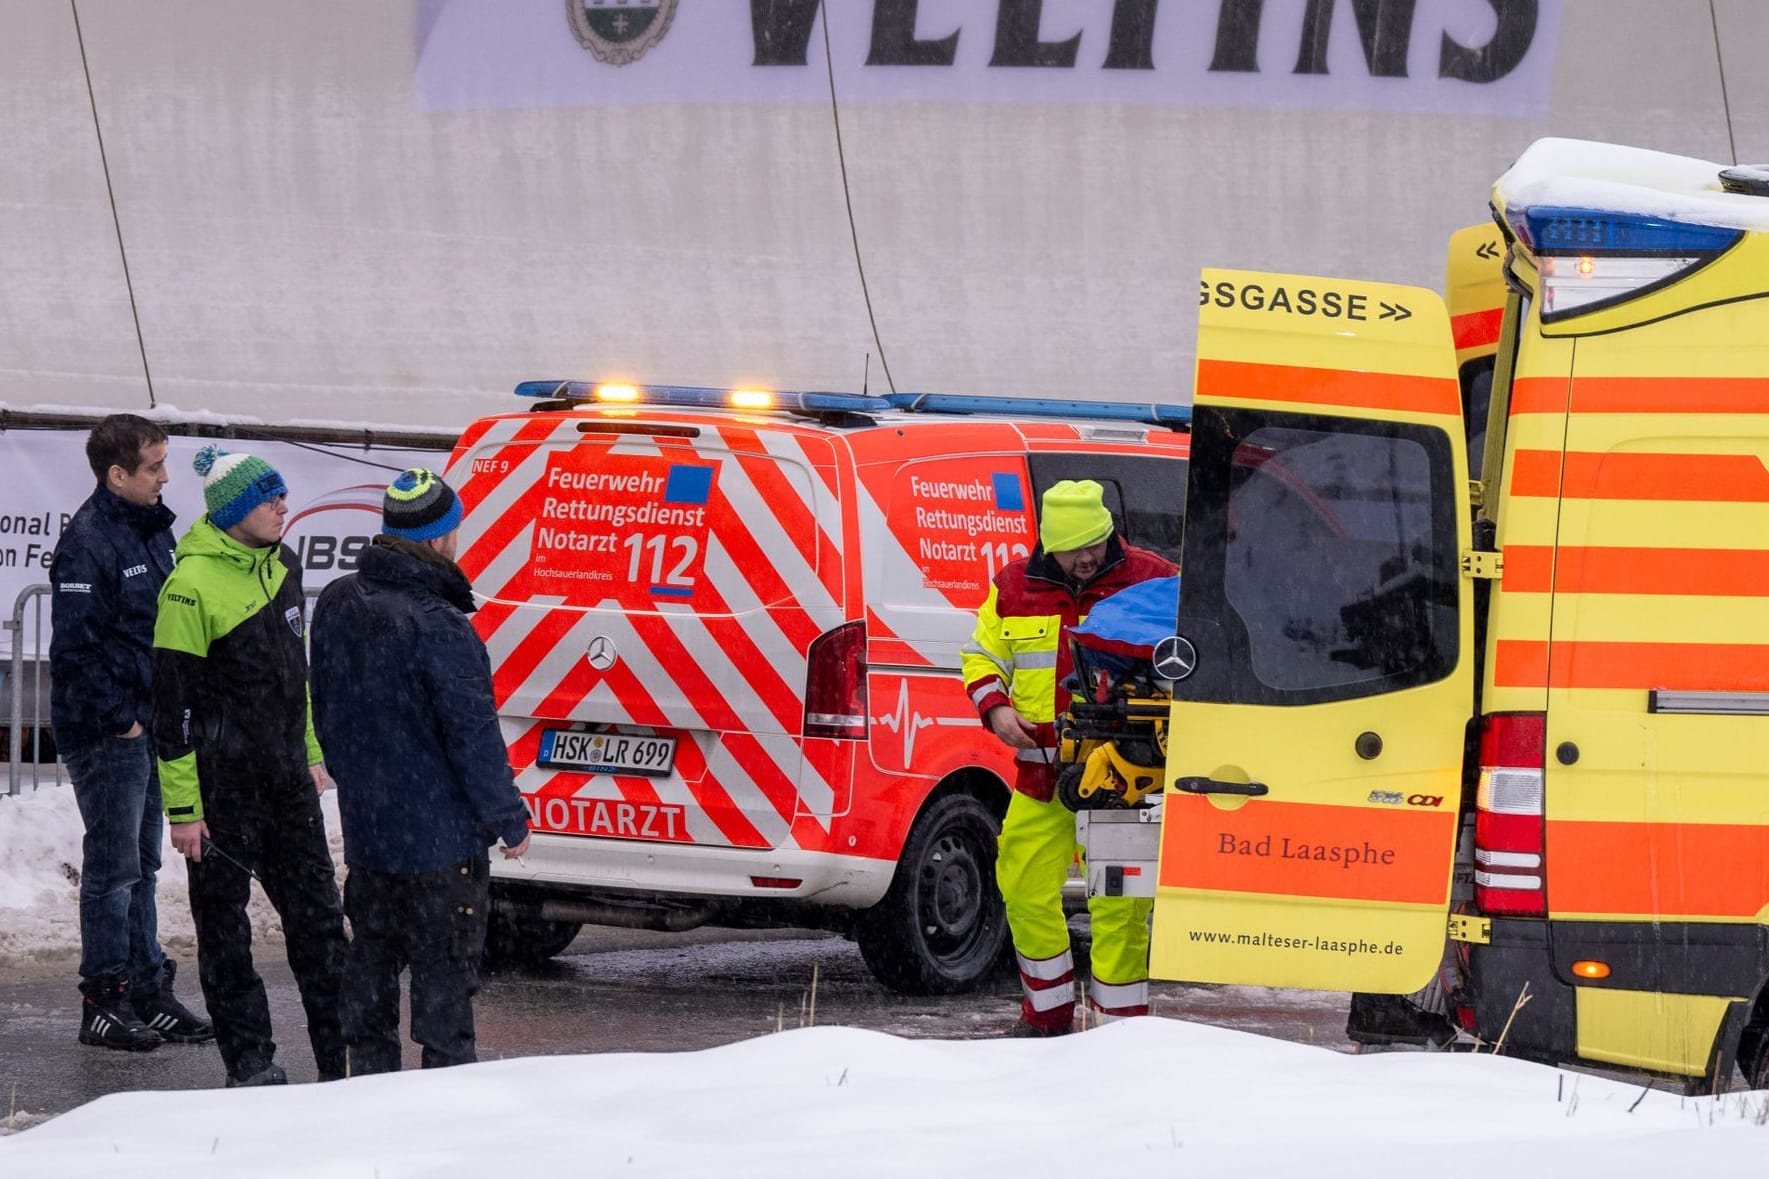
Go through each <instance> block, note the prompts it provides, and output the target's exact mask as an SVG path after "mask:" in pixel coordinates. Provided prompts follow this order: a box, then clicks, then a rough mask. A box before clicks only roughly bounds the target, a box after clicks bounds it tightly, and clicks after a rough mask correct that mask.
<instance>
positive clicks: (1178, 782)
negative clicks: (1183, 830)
mask: <svg viewBox="0 0 1769 1179" xmlns="http://www.w3.org/2000/svg"><path fill="white" fill-rule="evenodd" d="M1173 788H1174V789H1175V790H1183V791H1185V792H1186V793H1187V794H1245V795H1247V796H1248V797H1249V798H1258V797H1259V796H1260V795H1262V794H1269V793H1271V791H1270V789H1269V788H1268V787H1267V786H1266V784H1265V783H1264V782H1219V781H1217V780H1216V779H1215V778H1175V779H1174V780H1173Z"/></svg>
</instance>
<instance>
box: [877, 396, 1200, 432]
mask: <svg viewBox="0 0 1769 1179" xmlns="http://www.w3.org/2000/svg"><path fill="white" fill-rule="evenodd" d="M885 400H886V401H889V402H890V403H891V404H892V405H894V406H896V407H897V408H898V409H901V410H906V411H908V412H911V413H980V414H1000V415H1002V416H1003V417H1031V418H1087V419H1090V420H1095V421H1099V420H1104V421H1112V422H1142V423H1145V424H1147V425H1155V426H1189V425H1190V424H1191V421H1192V407H1191V406H1189V405H1166V404H1163V403H1161V402H1156V401H1065V400H1061V399H1058V398H1050V397H965V396H959V395H956V394H949V393H892V394H890V395H889V396H887V397H886V398H885Z"/></svg>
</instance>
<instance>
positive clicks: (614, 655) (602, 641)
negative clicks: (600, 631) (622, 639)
mask: <svg viewBox="0 0 1769 1179" xmlns="http://www.w3.org/2000/svg"><path fill="white" fill-rule="evenodd" d="M584 658H586V659H588V660H589V661H590V666H591V667H593V668H595V669H596V670H597V671H607V670H608V669H609V668H611V667H613V666H614V665H615V664H616V663H617V662H619V660H620V652H619V651H616V650H615V649H614V640H613V639H611V638H609V637H608V636H607V635H597V636H596V637H595V638H593V639H591V640H590V649H589V650H588V651H586V652H584Z"/></svg>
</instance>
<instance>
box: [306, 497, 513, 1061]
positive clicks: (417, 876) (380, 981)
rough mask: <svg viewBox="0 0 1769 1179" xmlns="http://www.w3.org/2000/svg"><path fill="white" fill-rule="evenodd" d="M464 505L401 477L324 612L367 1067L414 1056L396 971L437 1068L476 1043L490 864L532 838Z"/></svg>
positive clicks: (351, 994)
mask: <svg viewBox="0 0 1769 1179" xmlns="http://www.w3.org/2000/svg"><path fill="white" fill-rule="evenodd" d="M460 524H461V504H460V500H459V499H458V498H457V497H456V495H455V493H454V491H453V490H452V489H451V488H450V487H449V486H448V484H446V483H444V482H443V481H442V480H441V479H440V478H438V477H437V476H436V475H435V474H434V473H432V472H430V471H426V470H422V469H417V470H410V471H405V472H403V473H402V474H401V475H400V476H399V477H398V478H397V479H395V480H394V481H393V483H392V484H391V485H390V486H389V487H388V488H387V494H386V497H385V499H384V500H383V501H382V507H381V535H379V536H377V537H375V539H374V543H373V544H372V545H371V546H370V547H369V548H368V549H367V550H366V551H365V552H364V553H363V556H362V563H361V565H360V566H358V571H357V572H356V573H354V574H351V575H350V576H348V577H344V578H341V579H339V580H337V581H334V582H333V583H332V584H331V585H329V586H327V587H326V589H325V592H324V593H322V594H321V595H320V598H319V604H318V605H317V606H315V607H314V611H313V719H314V727H315V729H316V731H317V733H318V735H319V743H320V747H321V748H322V749H324V750H325V755H326V764H327V765H328V766H329V767H330V769H331V774H332V778H333V780H334V781H336V782H337V784H338V814H339V818H340V820H341V822H342V825H343V828H344V861H345V863H346V864H347V865H348V866H349V869H350V874H349V876H348V878H347V879H346V880H345V883H344V912H345V913H346V915H348V916H349V918H350V926H351V930H352V939H351V942H350V952H349V956H348V958H347V959H346V962H345V967H344V988H343V994H342V997H341V1000H340V1003H341V1008H342V1011H341V1014H342V1016H343V1022H344V1036H345V1042H346V1043H347V1045H348V1046H349V1053H350V1055H349V1067H350V1072H351V1074H352V1075H358V1074H363V1073H379V1072H391V1071H394V1070H396V1069H398V1068H399V1065H400V1047H399V974H400V971H401V970H402V969H405V968H406V967H409V968H410V969H411V975H412V982H411V1009H412V1015H411V1034H412V1039H413V1040H415V1041H417V1042H418V1043H419V1044H421V1045H423V1064H424V1067H425V1068H436V1067H440V1066H443V1065H451V1064H470V1063H472V1061H473V1060H474V1059H476V1057H475V1053H474V1034H473V1002H472V1000H473V995H474V993H475V992H476V991H477V990H478V989H479V955H480V952H481V951H482V949H483V948H484V945H485V919H486V909H487V906H488V904H489V896H488V894H489V889H490V873H491V863H490V860H489V859H488V858H487V849H488V848H489V847H490V846H491V845H492V844H493V843H495V842H497V841H498V840H499V839H500V838H501V839H502V840H503V844H504V846H503V854H504V855H505V856H506V857H508V858H511V859H514V858H515V857H517V856H520V855H521V854H522V853H523V852H524V851H525V850H527V847H528V812H527V809H526V808H525V807H524V806H523V803H522V796H521V795H520V794H518V793H517V791H516V782H515V778H514V776H513V775H512V773H511V771H510V758H509V753H508V751H507V750H506V749H505V747H504V741H503V737H502V735H501V734H500V733H499V731H498V717H497V706H496V704H495V702H494V701H493V698H492V687H491V661H490V660H489V659H488V658H487V657H486V654H485V644H484V643H483V642H481V641H480V639H479V635H478V634H477V633H476V632H475V631H474V630H473V626H472V624H471V623H470V622H468V620H467V615H468V614H469V613H471V612H472V611H473V609H474V604H473V595H472V590H471V588H470V587H469V586H468V584H467V577H466V575H465V574H464V573H462V572H461V570H460V567H459V566H457V565H456V564H455V563H454V556H455V536H456V532H457V531H458V530H459V528H460Z"/></svg>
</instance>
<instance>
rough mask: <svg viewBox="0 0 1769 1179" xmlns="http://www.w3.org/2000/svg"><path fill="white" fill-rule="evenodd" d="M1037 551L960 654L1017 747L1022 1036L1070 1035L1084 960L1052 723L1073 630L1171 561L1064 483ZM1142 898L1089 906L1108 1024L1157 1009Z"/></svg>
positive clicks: (1082, 485)
mask: <svg viewBox="0 0 1769 1179" xmlns="http://www.w3.org/2000/svg"><path fill="white" fill-rule="evenodd" d="M1042 507H1043V511H1042V513H1041V515H1040V519H1039V525H1038V545H1037V547H1036V548H1034V549H1033V550H1032V554H1031V556H1029V557H1025V558H1023V559H1021V560H1018V561H1015V562H1013V563H1012V564H1010V565H1008V566H1007V567H1006V568H1004V569H1002V570H1001V572H1000V573H998V574H996V575H995V580H994V582H993V584H992V585H991V586H990V587H989V596H988V598H986V599H985V600H984V602H983V605H982V608H981V609H980V610H979V611H978V612H977V626H976V630H975V631H974V632H973V633H972V635H971V641H970V642H969V643H967V644H966V645H965V648H964V682H965V689H966V690H967V691H968V692H969V693H970V698H971V700H972V702H974V703H975V704H976V706H977V713H978V715H979V716H981V717H982V720H983V724H984V726H985V727H987V728H988V729H989V730H990V731H991V732H993V733H994V734H995V736H996V737H997V738H999V739H1000V740H1001V742H1002V743H1003V744H1005V745H1007V746H1009V747H1010V748H1012V749H1013V751H1014V764H1015V770H1016V773H1015V777H1014V783H1013V786H1014V793H1013V797H1012V799H1011V800H1010V801H1009V802H1008V806H1007V817H1006V819H1004V820H1003V821H1002V824H1001V841H1000V847H999V853H998V855H997V857H996V863H995V876H996V879H997V881H998V882H999V883H1000V885H1001V895H1002V899H1003V900H1004V901H1006V903H1007V924H1008V928H1009V930H1010V931H1011V932H1012V934H1013V945H1014V952H1015V955H1016V957H1017V958H1018V960H1019V968H1020V990H1021V993H1022V999H1021V1003H1020V1023H1019V1025H1018V1027H1017V1028H1016V1029H1015V1032H1014V1034H1015V1035H1019V1036H1060V1035H1064V1034H1066V1033H1068V1032H1070V1031H1073V1030H1074V1021H1075V999H1076V990H1075V960H1074V956H1073V955H1072V953H1071V951H1070V948H1069V926H1068V922H1067V920H1066V919H1065V918H1064V916H1063V882H1064V880H1065V879H1067V877H1068V874H1069V865H1070V864H1071V863H1072V862H1073V861H1074V858H1075V854H1076V851H1077V850H1078V845H1077V843H1076V840H1075V816H1074V815H1073V814H1072V813H1071V812H1070V811H1069V810H1068V809H1067V808H1066V807H1064V806H1063V804H1062V803H1061V802H1060V801H1058V800H1057V799H1056V797H1055V795H1056V780H1057V769H1058V766H1057V738H1056V726H1055V721H1056V718H1057V716H1058V714H1060V713H1061V712H1062V711H1063V710H1064V709H1065V708H1066V707H1067V706H1068V700H1069V694H1068V693H1067V692H1066V691H1064V690H1063V688H1062V687H1061V684H1062V683H1063V681H1064V680H1065V679H1066V678H1067V677H1068V675H1069V671H1070V657H1069V629H1070V628H1071V627H1075V626H1079V625H1080V624H1081V621H1082V620H1083V619H1084V618H1086V617H1087V613H1088V611H1089V610H1091V609H1092V608H1093V607H1094V605H1095V604H1097V603H1098V602H1099V601H1100V600H1101V599H1103V598H1106V597H1109V596H1111V595H1112V594H1115V593H1117V592H1118V591H1119V590H1121V589H1124V588H1125V587H1126V586H1130V585H1135V584H1136V583H1137V582H1139V581H1147V580H1148V579H1150V578H1154V577H1172V576H1173V575H1174V574H1175V573H1177V572H1178V570H1177V569H1176V568H1175V567H1174V566H1173V564H1172V563H1171V562H1169V561H1167V560H1165V559H1164V558H1162V557H1160V556H1157V555H1156V554H1154V553H1151V552H1148V551H1147V550H1145V549H1139V548H1136V547H1134V546H1132V545H1127V544H1124V543H1123V542H1122V541H1121V540H1120V539H1119V538H1118V536H1117V535H1116V534H1115V532H1114V530H1113V525H1112V515H1111V513H1110V511H1108V510H1107V508H1106V506H1105V494H1104V489H1103V488H1101V486H1100V485H1099V484H1098V483H1097V482H1095V481H1094V480H1092V479H1081V480H1072V479H1065V480H1063V481H1062V482H1060V483H1056V484H1053V485H1052V486H1051V487H1050V488H1049V489H1048V490H1047V491H1045V493H1044V498H1043V501H1042ZM1151 904H1152V902H1151V901H1150V900H1148V899H1147V898H1136V897H1094V898H1092V899H1091V900H1089V901H1088V910H1089V912H1090V914H1091V915H1092V919H1093V954H1092V963H1091V965H1092V983H1091V984H1090V986H1089V988H1088V1004H1089V1006H1090V1007H1091V1008H1092V1009H1093V1011H1094V1012H1095V1013H1097V1015H1098V1017H1099V1018H1101V1019H1116V1018H1122V1017H1124V1016H1129V1015H1147V1014H1148V1012H1149V909H1150V906H1151Z"/></svg>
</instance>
